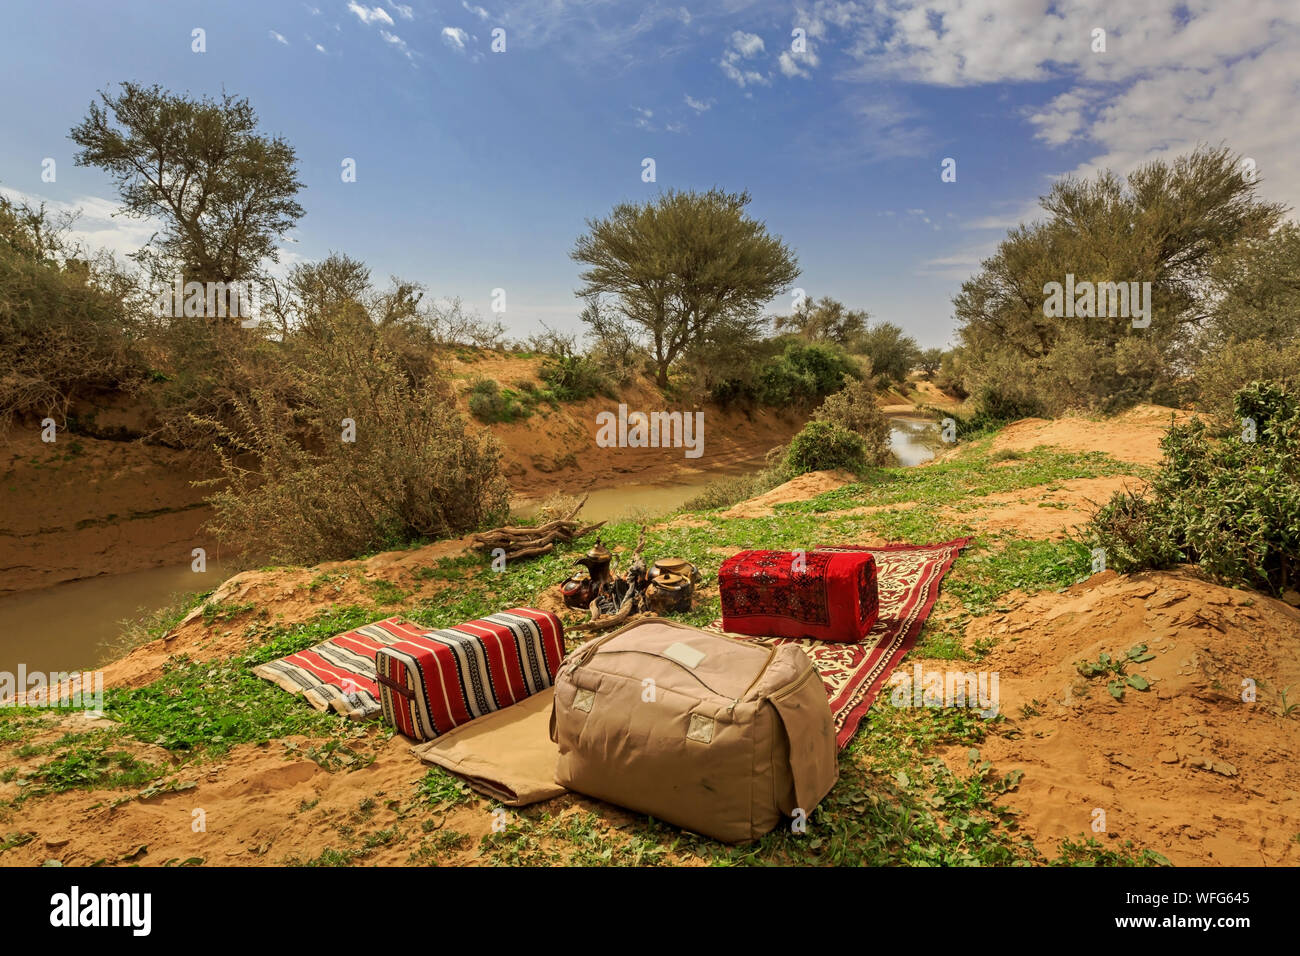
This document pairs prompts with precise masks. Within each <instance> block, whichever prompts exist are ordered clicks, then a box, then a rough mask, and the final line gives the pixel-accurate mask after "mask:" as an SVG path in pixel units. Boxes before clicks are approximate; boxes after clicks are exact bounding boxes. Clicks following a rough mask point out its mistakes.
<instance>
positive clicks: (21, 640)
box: [0, 559, 229, 674]
mask: <svg viewBox="0 0 1300 956" xmlns="http://www.w3.org/2000/svg"><path fill="white" fill-rule="evenodd" d="M227 577H229V573H228V572H227V571H226V570H225V569H223V568H222V566H221V565H220V564H219V563H217V562H215V561H213V560H211V559H209V560H208V566H207V570H206V571H204V572H201V573H200V572H196V571H192V570H190V566H189V565H188V564H186V565H182V566H180V567H170V568H148V569H146V570H143V571H129V572H127V573H126V574H105V575H101V576H100V577H97V578H86V579H85V580H82V581H69V582H68V583H66V584H56V585H55V586H54V587H50V588H41V589H39V590H36V591H20V592H18V593H17V594H10V595H6V596H4V597H0V671H7V672H9V673H11V674H15V673H17V670H18V665H19V664H23V665H25V666H26V668H27V671H28V673H31V672H33V671H42V672H47V673H48V672H52V671H74V670H84V669H86V668H89V667H92V666H94V665H95V664H98V663H102V662H103V660H104V655H105V654H106V653H107V652H108V651H109V650H110V648H109V647H107V646H105V645H106V644H110V643H111V642H113V641H116V640H117V639H118V637H119V636H120V635H121V633H122V630H123V622H125V621H132V620H139V619H141V618H143V617H145V616H147V615H149V614H150V613H152V612H154V611H156V610H158V609H159V608H164V607H169V606H171V605H172V604H175V603H176V602H177V601H179V600H180V599H182V598H184V597H186V596H188V595H190V594H193V593H195V592H202V591H211V590H212V589H214V588H215V587H217V585H219V584H220V583H221V582H222V581H224V580H225V579H226V578H227Z"/></svg>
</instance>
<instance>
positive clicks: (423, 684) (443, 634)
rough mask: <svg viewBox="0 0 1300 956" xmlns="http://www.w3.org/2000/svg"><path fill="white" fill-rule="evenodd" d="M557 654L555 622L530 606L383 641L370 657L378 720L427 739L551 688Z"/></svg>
mask: <svg viewBox="0 0 1300 956" xmlns="http://www.w3.org/2000/svg"><path fill="white" fill-rule="evenodd" d="M563 656H564V629H563V627H562V625H561V624H560V619H559V618H558V617H556V616H555V615H554V614H551V613H550V612H548V611H537V610H534V609H532V608H513V609H511V610H509V611H503V612H501V613H500V614H492V615H489V616H488V617H485V618H482V619H481V620H477V621H468V622H466V623H464V624H460V625H457V626H456V627H449V628H444V629H442V630H438V631H430V632H428V633H426V634H421V635H416V636H412V637H410V638H407V639H405V640H402V641H396V642H394V643H391V644H387V645H385V646H383V647H381V648H379V650H378V652H377V654H376V657H375V668H376V671H377V677H376V679H377V681H378V684H379V699H380V705H381V707H382V709H383V714H384V719H385V720H386V721H387V722H388V723H390V724H392V725H393V726H394V727H395V728H397V730H398V731H400V732H401V733H403V734H405V735H406V736H408V737H413V738H415V739H416V740H432V739H433V738H435V737H438V736H440V735H441V734H445V733H446V732H447V731H449V730H451V729H452V728H453V727H458V726H460V725H461V724H464V723H468V722H469V721H471V720H474V719H475V718H477V717H482V716H485V715H486V714H490V713H492V712H493V711H497V710H500V709H502V708H503V707H509V706H510V705H512V704H517V703H519V702H520V701H522V700H525V699H526V698H528V697H531V696H532V695H533V694H536V693H537V692H538V691H541V690H545V689H546V688H548V687H550V686H551V684H552V682H553V681H554V679H555V673H556V671H557V670H559V667H560V660H561V659H562V658H563Z"/></svg>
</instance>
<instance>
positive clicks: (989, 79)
mask: <svg viewBox="0 0 1300 956" xmlns="http://www.w3.org/2000/svg"><path fill="white" fill-rule="evenodd" d="M814 6H815V7H818V6H819V5H817V4H815V5H814ZM822 9H823V10H824V9H825V8H822ZM820 12H821V11H820V10H812V9H810V10H809V13H808V15H809V17H813V16H814V15H815V14H818V13H820ZM799 19H800V18H799V16H798V15H796V17H795V18H794V22H795V24H796V25H801V24H800V22H799ZM821 19H822V20H824V21H825V22H826V23H831V22H832V21H831V19H830V17H829V15H825V16H822V17H821ZM843 19H845V20H846V22H847V25H848V26H849V28H850V30H851V34H852V40H851V42H850V43H849V45H848V48H847V51H846V52H847V53H848V55H849V56H850V57H851V58H853V59H855V60H856V61H857V66H856V67H854V68H852V69H851V70H849V71H847V72H845V73H844V74H842V75H841V78H842V79H859V80H868V81H873V82H878V81H885V82H904V83H920V84H926V85H930V86H951V87H973V86H980V85H993V84H1008V83H1042V82H1046V81H1051V82H1053V83H1055V84H1057V86H1056V88H1054V89H1053V90H1052V95H1051V98H1050V99H1049V100H1048V101H1047V102H1046V103H1044V104H1043V105H1041V106H1036V107H1033V108H1030V109H1028V110H1025V111H1024V112H1023V115H1024V116H1025V119H1026V121H1027V123H1028V124H1029V127H1030V129H1031V130H1032V132H1033V135H1034V137H1035V138H1036V139H1037V140H1039V141H1040V142H1042V143H1045V144H1047V145H1049V146H1061V145H1066V144H1069V145H1071V146H1077V145H1078V144H1080V143H1084V144H1092V145H1093V147H1094V155H1093V156H1092V158H1091V159H1090V160H1089V161H1088V162H1085V163H1082V164H1080V165H1079V166H1077V167H1076V168H1075V169H1073V170H1070V172H1072V173H1075V174H1077V175H1081V176H1087V175H1091V174H1092V173H1093V172H1095V171H1097V170H1099V169H1101V168H1110V169H1113V170H1114V171H1116V172H1117V173H1119V174H1121V175H1123V174H1127V173H1129V172H1131V171H1132V170H1133V169H1134V168H1135V167H1136V166H1137V165H1139V164H1141V163H1143V162H1147V161H1150V160H1152V159H1157V158H1164V159H1169V158H1172V157H1173V156H1176V155H1178V154H1180V153H1186V152H1188V151H1190V150H1191V149H1194V148H1195V147H1196V146H1197V145H1198V144H1201V143H1210V144H1215V145H1217V144H1218V143H1223V144H1225V145H1227V146H1228V147H1229V148H1230V149H1232V150H1233V151H1235V152H1237V153H1239V154H1241V155H1243V156H1245V157H1249V158H1251V159H1254V160H1255V162H1256V166H1257V168H1258V169H1259V171H1260V187H1261V188H1260V191H1261V194H1262V195H1263V196H1264V197H1265V198H1268V199H1273V200H1280V201H1282V202H1285V203H1287V204H1289V205H1291V206H1293V207H1295V206H1300V170H1296V168H1295V165H1294V156H1295V155H1296V153H1297V151H1298V150H1300V127H1297V126H1296V124H1295V123H1291V122H1287V121H1285V119H1284V118H1285V117H1288V116H1290V115H1291V113H1292V112H1293V111H1294V105H1295V102H1296V99H1297V95H1298V94H1300V4H1296V3H1295V2H1294V0H1252V2H1251V3H1249V4H1223V3H1215V2H1213V0H1149V2H1147V3H1143V4H1129V5H1126V6H1123V7H1116V6H1115V5H1114V4H1113V3H1110V2H1109V0H1008V2H998V3H980V2H974V0H893V2H891V3H890V4H888V5H887V6H886V5H885V4H878V5H874V6H873V7H872V8H871V9H870V11H867V10H864V9H861V8H858V9H855V10H854V11H852V12H851V13H849V12H847V11H846V12H845V18H843ZM837 25H838V24H837ZM1097 27H1102V28H1104V29H1105V30H1106V35H1105V45H1106V49H1105V51H1104V52H1102V51H1097V52H1094V50H1093V45H1094V37H1093V30H1094V29H1095V28H1097ZM809 33H810V35H813V34H812V28H811V22H810V26H809ZM1062 89H1064V92H1061V90H1062ZM1036 185H1037V184H1036ZM1045 191H1046V187H1045V186H1044V188H1036V189H1035V193H1036V194H1037V193H1041V192H1045ZM1026 198H1027V197H1026ZM1015 221H1019V220H1012V221H1009V220H1008V217H1005V216H999V215H991V216H988V217H985V218H983V219H979V220H976V221H975V222H972V223H967V224H966V227H967V228H995V227H996V226H1003V225H1004V224H1014V222H1015Z"/></svg>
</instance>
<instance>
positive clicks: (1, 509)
mask: <svg viewBox="0 0 1300 956" xmlns="http://www.w3.org/2000/svg"><path fill="white" fill-rule="evenodd" d="M194 477H195V475H194V474H193V472H192V471H191V469H190V467H189V464H188V460H187V459H186V458H185V457H184V456H182V455H181V454H179V453H177V452H175V451H172V450H171V449H168V448H162V447H159V446H156V445H143V444H138V443H136V442H122V441H104V440H101V439H97V438H89V437H83V436H78V435H58V436H57V439H56V441H54V442H52V443H48V444H47V443H45V442H42V441H41V437H40V431H39V429H38V428H29V429H24V428H17V429H15V430H13V431H12V432H11V433H10V434H9V435H8V437H7V438H6V439H0V594H3V593H5V592H8V591H22V590H27V589H29V588H40V587H48V586H49V585H52V584H58V583H60V582H63V581H72V580H76V579H78V578H84V577H90V576H93V575H96V574H107V573H113V574H121V573H124V572H127V571H138V570H141V569H143V568H154V567H163V566H166V565H178V564H188V563H189V561H190V553H191V551H192V549H194V548H205V549H207V550H208V552H209V553H215V550H214V549H215V547H216V542H215V540H214V539H213V538H212V537H211V536H210V535H207V534H205V533H204V532H203V531H202V530H201V526H202V524H203V522H204V521H205V520H206V519H207V517H208V509H207V507H206V506H205V505H204V504H203V496H204V495H205V494H207V493H208V492H207V490H205V489H197V488H194V487H193V486H192V485H191V483H190V482H191V480H192V479H193V478H194Z"/></svg>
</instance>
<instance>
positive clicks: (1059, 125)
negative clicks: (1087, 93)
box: [1029, 92, 1087, 146]
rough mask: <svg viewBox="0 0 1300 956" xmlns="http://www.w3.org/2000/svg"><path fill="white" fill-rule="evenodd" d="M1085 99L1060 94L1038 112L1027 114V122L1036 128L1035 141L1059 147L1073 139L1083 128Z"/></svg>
mask: <svg viewBox="0 0 1300 956" xmlns="http://www.w3.org/2000/svg"><path fill="white" fill-rule="evenodd" d="M1086 104H1087V98H1086V97H1084V96H1082V95H1081V94H1079V93H1077V92H1070V93H1062V94H1061V95H1060V96H1058V97H1056V98H1055V99H1054V100H1052V101H1051V102H1050V103H1048V104H1047V105H1046V106H1045V107H1043V108H1042V109H1040V110H1031V111H1030V112H1029V122H1030V124H1031V125H1033V126H1036V127H1038V129H1037V131H1036V132H1035V133H1034V138H1035V139H1041V140H1042V141H1043V142H1045V143H1047V144H1048V145H1049V146H1061V145H1063V144H1065V143H1068V142H1069V141H1070V140H1072V139H1075V138H1076V137H1077V136H1078V135H1079V133H1080V132H1081V131H1082V129H1083V126H1084V118H1083V108H1084V106H1085V105H1086Z"/></svg>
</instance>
